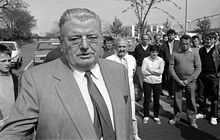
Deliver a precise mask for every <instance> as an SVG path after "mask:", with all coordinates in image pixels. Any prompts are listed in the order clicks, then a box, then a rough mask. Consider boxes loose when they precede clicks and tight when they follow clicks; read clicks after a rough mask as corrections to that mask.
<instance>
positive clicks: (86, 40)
mask: <svg viewBox="0 0 220 140" xmlns="http://www.w3.org/2000/svg"><path fill="white" fill-rule="evenodd" d="M88 47H89V42H88V39H87V37H86V36H82V45H81V48H83V49H87V48H88Z"/></svg>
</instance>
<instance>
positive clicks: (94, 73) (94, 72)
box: [73, 64, 101, 79]
mask: <svg viewBox="0 0 220 140" xmlns="http://www.w3.org/2000/svg"><path fill="white" fill-rule="evenodd" d="M90 71H91V73H92V76H93V77H94V78H96V79H99V78H100V76H101V70H100V66H99V64H96V65H95V66H94V67H93V68H92V69H91V70H90ZM73 74H74V75H77V76H79V77H84V76H85V72H84V71H79V70H76V69H74V71H73Z"/></svg>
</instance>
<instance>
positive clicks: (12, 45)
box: [0, 41, 23, 69]
mask: <svg viewBox="0 0 220 140" xmlns="http://www.w3.org/2000/svg"><path fill="white" fill-rule="evenodd" d="M0 44H2V45H5V46H7V47H8V48H9V49H10V50H11V63H12V67H13V68H16V69H18V68H20V67H21V65H22V62H23V56H22V54H21V48H20V47H19V45H18V44H17V42H15V41H0Z"/></svg>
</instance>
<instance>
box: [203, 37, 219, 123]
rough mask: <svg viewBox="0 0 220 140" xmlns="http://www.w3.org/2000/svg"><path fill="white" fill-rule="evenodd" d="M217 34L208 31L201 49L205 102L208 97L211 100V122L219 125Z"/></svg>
mask: <svg viewBox="0 0 220 140" xmlns="http://www.w3.org/2000/svg"><path fill="white" fill-rule="evenodd" d="M215 40H216V35H215V34H213V33H208V34H206V35H205V36H204V47H202V48H201V49H200V50H199V54H200V58H201V62H202V72H201V74H200V78H201V81H202V83H203V85H204V96H205V99H204V104H205V105H206V99H207V98H208V99H209V100H210V102H211V111H210V113H209V114H208V115H209V116H210V123H211V124H212V125H217V123H218V122H217V118H218V97H219V95H218V91H219V76H220V73H219V66H220V46H216V44H215Z"/></svg>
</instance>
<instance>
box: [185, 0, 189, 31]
mask: <svg viewBox="0 0 220 140" xmlns="http://www.w3.org/2000/svg"><path fill="white" fill-rule="evenodd" d="M187 8H188V7H187V0H186V5H185V28H184V32H185V33H186V30H187V29H186V28H187Z"/></svg>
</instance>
